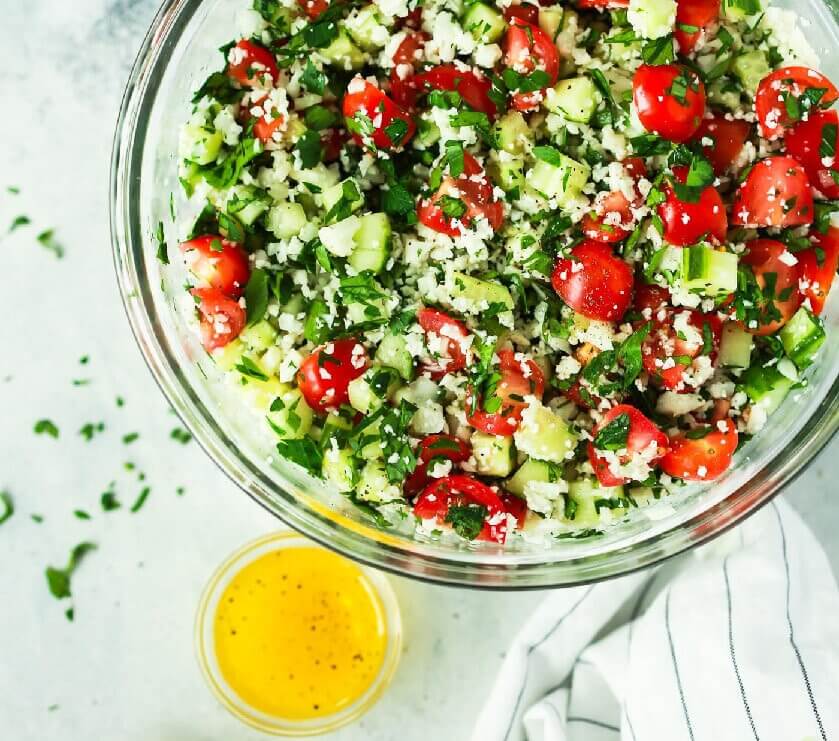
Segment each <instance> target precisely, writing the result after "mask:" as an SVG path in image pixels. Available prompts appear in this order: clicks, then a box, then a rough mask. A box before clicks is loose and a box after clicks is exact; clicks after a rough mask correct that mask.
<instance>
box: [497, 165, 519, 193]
mask: <svg viewBox="0 0 839 741" xmlns="http://www.w3.org/2000/svg"><path fill="white" fill-rule="evenodd" d="M493 166H494V173H493V174H494V175H495V179H496V180H497V182H498V184H499V185H500V186H501V187H502V188H503V189H504V191H505V192H506V193H509V192H510V191H513V190H519V191H521V189H522V188H524V161H523V160H522V159H521V157H512V158H510V159H499V160H498V161H497V162H495V163H493Z"/></svg>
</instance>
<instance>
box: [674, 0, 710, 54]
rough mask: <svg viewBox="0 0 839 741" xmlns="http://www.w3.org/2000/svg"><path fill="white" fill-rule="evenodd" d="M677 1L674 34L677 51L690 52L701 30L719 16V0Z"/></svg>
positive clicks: (681, 52)
mask: <svg viewBox="0 0 839 741" xmlns="http://www.w3.org/2000/svg"><path fill="white" fill-rule="evenodd" d="M677 3H678V4H677V5H676V31H675V33H674V36H675V37H676V41H678V42H679V53H680V54H690V53H691V52H692V51H693V49H694V47H695V46H696V42H697V41H699V37H700V36H701V35H702V31H703V30H704V29H705V28H706V27H707V26H710V25H711V24H712V23H714V22H715V21H716V20H717V18H719V15H720V0H677ZM694 28H695V29H697V30H695V31H694V30H693V29H694Z"/></svg>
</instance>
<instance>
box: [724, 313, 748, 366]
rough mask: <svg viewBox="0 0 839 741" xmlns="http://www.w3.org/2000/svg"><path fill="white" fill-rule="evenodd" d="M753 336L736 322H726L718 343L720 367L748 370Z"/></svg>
mask: <svg viewBox="0 0 839 741" xmlns="http://www.w3.org/2000/svg"><path fill="white" fill-rule="evenodd" d="M753 345H754V335H752V334H751V333H749V332H747V331H746V330H745V329H743V328H742V327H741V326H740V325H739V324H737V323H736V322H726V323H725V325H724V326H723V328H722V340H721V341H720V365H722V366H723V367H724V368H748V367H749V366H750V365H751V364H752V346H753Z"/></svg>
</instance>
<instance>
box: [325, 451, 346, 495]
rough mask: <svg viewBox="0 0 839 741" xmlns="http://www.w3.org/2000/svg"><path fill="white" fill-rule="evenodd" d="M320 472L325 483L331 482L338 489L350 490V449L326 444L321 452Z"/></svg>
mask: <svg viewBox="0 0 839 741" xmlns="http://www.w3.org/2000/svg"><path fill="white" fill-rule="evenodd" d="M321 472H322V473H323V478H324V479H326V481H327V483H330V484H332V486H334V487H335V488H336V489H337V490H338V491H340V492H348V491H352V490H353V488H354V485H353V474H354V467H353V459H352V451H350V450H346V449H342V448H332V447H329V446H327V448H326V450H325V451H324V453H323V463H322V464H321Z"/></svg>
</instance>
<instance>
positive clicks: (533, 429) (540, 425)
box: [513, 400, 577, 463]
mask: <svg viewBox="0 0 839 741" xmlns="http://www.w3.org/2000/svg"><path fill="white" fill-rule="evenodd" d="M513 437H514V439H515V442H516V447H517V448H518V449H519V450H520V451H521V452H523V453H526V454H527V455H529V456H530V457H531V458H536V460H540V461H550V462H552V463H562V462H564V461H565V460H567V459H568V458H571V457H573V454H574V449H575V447H576V445H577V435H576V434H575V433H574V432H572V430H571V429H570V428H569V427H568V425H567V424H566V423H565V421H564V420H563V419H562V418H561V417H559V416H557V415H556V414H554V413H553V412H552V411H551V410H550V409H548V407H546V406H543V405H542V404H541V403H540V402H538V401H536V400H531V402H530V404H529V406H528V408H527V409H525V411H524V414H523V415H522V422H521V425H520V426H519V428H518V429H517V430H516V432H515V434H514V435H513Z"/></svg>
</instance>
